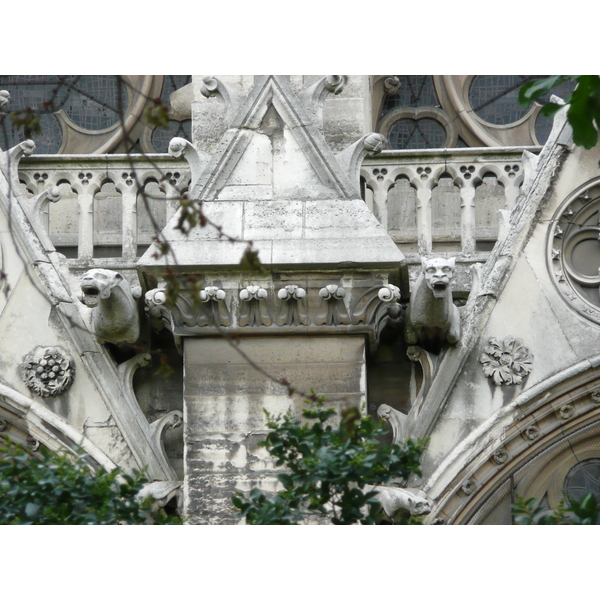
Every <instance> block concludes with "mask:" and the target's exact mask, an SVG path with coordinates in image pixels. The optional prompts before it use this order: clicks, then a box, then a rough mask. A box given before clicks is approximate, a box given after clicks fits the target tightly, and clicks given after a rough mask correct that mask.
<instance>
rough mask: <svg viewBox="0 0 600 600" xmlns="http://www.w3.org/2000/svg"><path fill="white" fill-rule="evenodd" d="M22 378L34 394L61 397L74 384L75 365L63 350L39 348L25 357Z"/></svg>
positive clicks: (52, 347)
mask: <svg viewBox="0 0 600 600" xmlns="http://www.w3.org/2000/svg"><path fill="white" fill-rule="evenodd" d="M21 376H22V378H23V381H24V382H25V384H26V385H27V387H28V388H29V389H30V390H31V391H32V392H33V393H34V394H37V395H38V396H41V397H42V398H47V397H48V396H59V395H60V394H62V393H64V392H66V391H67V390H68V389H69V388H70V387H71V385H72V384H73V380H74V378H75V363H74V362H73V359H72V358H71V357H70V356H69V355H68V354H67V353H66V352H65V351H64V350H62V349H61V348H57V347H54V346H50V347H41V346H38V347H37V348H35V349H34V350H33V351H32V352H30V353H29V354H28V355H27V356H25V357H24V359H23V362H22V364H21Z"/></svg>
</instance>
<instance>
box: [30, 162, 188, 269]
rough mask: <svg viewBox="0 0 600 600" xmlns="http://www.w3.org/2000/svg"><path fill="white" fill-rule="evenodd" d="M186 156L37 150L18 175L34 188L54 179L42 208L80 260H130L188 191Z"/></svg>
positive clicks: (33, 191) (83, 263)
mask: <svg viewBox="0 0 600 600" xmlns="http://www.w3.org/2000/svg"><path fill="white" fill-rule="evenodd" d="M190 177H191V175H190V169H189V165H188V163H187V162H186V161H184V160H182V159H180V160H175V159H173V158H172V157H171V156H169V155H166V154H153V155H144V156H142V155H102V156H94V155H58V156H47V157H46V156H42V155H37V156H31V157H28V158H25V159H23V160H22V161H21V163H20V166H19V180H20V182H21V184H22V185H23V186H24V187H25V189H26V191H27V194H28V196H36V195H38V194H40V193H41V192H43V191H45V190H48V189H50V188H52V187H54V186H58V188H59V189H60V191H61V194H62V195H61V199H60V200H59V201H58V202H56V203H52V204H49V203H46V204H45V205H44V206H43V209H42V210H43V211H44V214H43V215H42V219H43V222H44V223H45V225H46V227H47V229H48V232H49V235H50V239H51V240H52V243H53V244H54V246H55V247H56V248H57V249H58V250H59V251H61V252H62V253H63V254H65V256H67V258H68V259H69V262H70V264H71V265H72V266H73V267H75V268H77V267H81V268H89V267H92V266H96V267H107V268H128V267H129V268H131V267H133V266H134V265H135V262H136V259H137V257H139V256H140V255H141V254H142V253H143V252H144V251H145V249H146V248H147V247H148V246H149V245H150V244H151V242H152V240H153V239H154V237H155V236H156V234H157V233H158V232H160V231H161V230H162V228H163V227H164V226H165V224H166V222H167V220H168V219H169V218H170V217H171V216H172V215H173V214H174V213H175V211H176V210H177V207H178V201H179V199H180V198H181V194H182V193H184V192H185V191H187V188H188V186H189V182H190Z"/></svg>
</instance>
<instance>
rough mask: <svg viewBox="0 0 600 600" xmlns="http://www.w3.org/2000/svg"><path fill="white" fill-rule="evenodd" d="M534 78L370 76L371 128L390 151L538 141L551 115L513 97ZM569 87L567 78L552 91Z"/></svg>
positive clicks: (565, 92)
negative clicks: (373, 117) (373, 118)
mask: <svg viewBox="0 0 600 600" xmlns="http://www.w3.org/2000/svg"><path fill="white" fill-rule="evenodd" d="M538 77H543V76H542V75H443V76H431V75H395V76H383V77H376V78H375V80H374V81H375V83H374V88H373V89H374V93H373V101H374V111H375V114H376V115H377V119H376V130H377V131H379V132H380V133H382V134H383V135H385V136H386V137H388V139H389V143H390V147H391V148H392V149H394V150H401V149H425V148H439V147H446V148H453V147H464V146H473V147H483V146H535V145H540V144H544V143H545V142H546V140H547V139H548V136H549V134H550V130H551V128H552V119H549V118H546V117H544V116H543V115H541V113H540V109H541V104H538V103H534V104H533V105H532V106H529V107H525V106H522V105H521V104H520V103H519V101H518V95H519V89H520V87H521V85H523V84H524V83H525V82H526V81H529V80H531V79H534V78H538ZM391 81H394V82H395V85H391V83H390V82H391ZM573 87H574V84H573V82H565V83H563V84H562V85H561V86H560V87H559V88H557V89H556V90H555V92H554V93H555V94H557V95H558V96H560V97H563V98H566V97H568V96H569V95H570V93H571V92H572V90H573ZM542 100H543V101H547V100H549V97H548V98H542ZM425 112H428V114H426V115H425V114H424V113H425ZM444 130H445V132H446V138H445V140H443V139H442V138H443V135H442V131H444Z"/></svg>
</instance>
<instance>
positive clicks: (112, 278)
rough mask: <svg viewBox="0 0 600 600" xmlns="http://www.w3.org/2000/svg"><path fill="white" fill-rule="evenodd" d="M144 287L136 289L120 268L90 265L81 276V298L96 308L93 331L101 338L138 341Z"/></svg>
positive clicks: (83, 301) (86, 303)
mask: <svg viewBox="0 0 600 600" xmlns="http://www.w3.org/2000/svg"><path fill="white" fill-rule="evenodd" d="M141 294H142V290H141V288H139V287H138V286H135V287H134V288H133V289H132V288H131V286H130V285H129V282H128V281H127V280H126V279H125V278H124V277H123V275H121V273H117V272H116V271H110V270H108V269H90V270H89V271H88V272H87V273H85V274H84V276H83V279H82V280H81V294H80V297H79V300H80V301H81V302H82V303H83V304H85V305H86V306H87V307H88V308H91V309H92V332H93V333H94V335H96V336H97V337H98V338H99V341H100V342H102V343H104V342H112V343H113V344H118V343H119V342H127V343H129V344H133V343H135V342H136V341H137V340H138V338H139V337H140V317H139V313H138V307H137V302H136V300H137V298H139V297H140V296H141Z"/></svg>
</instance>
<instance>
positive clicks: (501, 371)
mask: <svg viewBox="0 0 600 600" xmlns="http://www.w3.org/2000/svg"><path fill="white" fill-rule="evenodd" d="M532 360H533V357H532V356H531V354H530V353H529V350H528V349H527V348H526V347H525V346H524V345H523V341H522V340H518V339H515V338H513V337H510V336H509V337H507V338H504V339H503V340H498V339H496V338H490V340H489V341H488V345H487V346H486V347H485V348H484V349H483V353H482V354H481V356H480V357H479V362H480V363H481V364H482V365H483V373H484V375H485V376H486V377H490V378H491V379H492V380H493V382H494V383H495V384H496V385H515V384H519V383H521V382H522V381H523V379H524V378H525V377H527V375H529V373H531V369H532V364H531V363H532Z"/></svg>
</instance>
